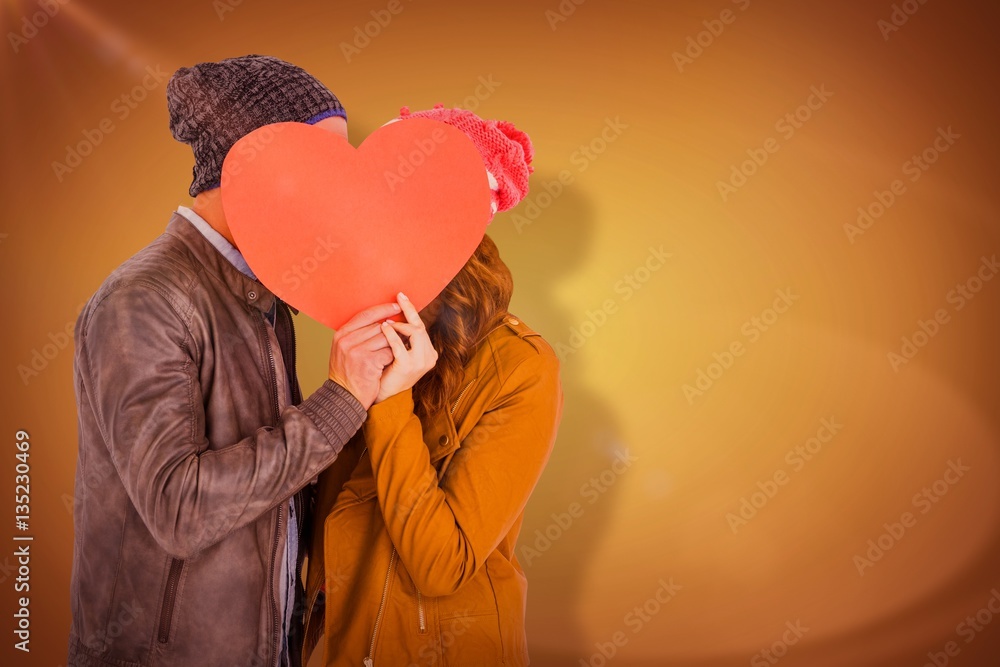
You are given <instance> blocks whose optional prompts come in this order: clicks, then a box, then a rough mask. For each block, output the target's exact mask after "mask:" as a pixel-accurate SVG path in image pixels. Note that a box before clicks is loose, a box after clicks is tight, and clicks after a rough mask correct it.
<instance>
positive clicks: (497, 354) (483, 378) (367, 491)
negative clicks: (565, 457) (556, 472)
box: [303, 315, 562, 667]
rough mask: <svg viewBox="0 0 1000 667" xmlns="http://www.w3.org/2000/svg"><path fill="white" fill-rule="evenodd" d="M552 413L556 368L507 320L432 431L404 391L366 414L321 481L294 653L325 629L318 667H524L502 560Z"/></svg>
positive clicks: (519, 576) (511, 573)
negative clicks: (300, 639)
mask: <svg viewBox="0 0 1000 667" xmlns="http://www.w3.org/2000/svg"><path fill="white" fill-rule="evenodd" d="M561 413H562V390H561V387H560V383H559V360H558V358H557V357H556V355H555V353H554V352H553V350H552V348H551V347H550V346H549V345H548V343H546V342H545V341H544V340H543V339H542V337H541V336H540V335H539V334H538V333H536V332H534V331H532V330H531V329H530V328H528V327H527V326H526V325H525V324H524V323H522V322H520V321H519V320H517V319H515V318H514V317H512V316H509V315H508V316H507V317H506V319H505V320H504V322H503V323H502V324H500V325H499V326H498V327H497V328H495V329H494V330H493V331H491V332H490V333H489V334H488V335H487V336H486V337H485V338H484V340H483V341H482V342H481V343H480V345H479V347H478V349H477V351H476V353H475V355H474V356H473V358H472V359H471V360H470V361H469V363H468V364H467V365H466V368H465V380H464V382H462V384H461V388H460V389H459V390H458V391H457V392H456V395H455V396H453V397H452V402H451V404H450V409H449V410H448V411H444V412H442V414H439V415H436V416H435V417H434V418H433V419H431V420H429V421H430V423H425V424H421V422H420V420H419V419H418V418H417V417H416V415H414V414H413V397H412V392H411V391H405V392H402V393H399V394H397V395H395V396H393V397H391V398H389V399H387V400H385V401H383V402H381V403H378V404H376V405H373V406H372V407H371V409H370V410H369V412H368V419H367V421H366V422H365V424H364V427H363V429H362V430H361V431H359V432H358V435H356V436H355V438H354V439H353V440H352V441H351V443H349V445H348V446H347V447H345V449H344V451H343V452H342V453H341V456H340V458H338V459H337V461H336V463H335V464H334V465H333V466H332V467H331V468H329V469H328V470H327V471H326V472H324V473H323V475H321V477H320V481H319V489H318V494H317V505H316V508H315V510H316V511H315V517H316V519H315V524H314V527H313V533H312V535H313V538H312V540H311V544H310V547H309V549H310V550H309V558H308V563H309V565H308V569H307V575H306V600H307V606H306V610H307V612H306V619H305V624H306V633H305V641H304V647H303V648H304V655H305V656H308V655H309V654H310V653H311V652H312V651H313V649H314V648H316V645H317V643H318V641H319V635H320V633H321V632H325V639H324V642H323V643H324V651H325V652H324V655H325V664H326V665H338V666H339V665H350V666H351V667H362V666H366V667H405V666H407V665H448V666H450V667H486V666H489V665H515V666H518V665H527V664H528V649H527V642H526V639H525V631H524V612H525V600H526V580H525V576H524V571H523V570H522V569H521V565H520V564H519V563H518V561H517V557H516V555H515V553H514V549H515V545H516V542H517V536H518V532H519V531H520V529H521V522H522V520H523V513H524V507H525V504H526V503H527V502H528V497H529V496H530V495H531V492H532V490H533V489H534V487H535V484H536V483H537V482H538V478H539V475H541V472H542V469H543V468H544V467H545V463H546V461H547V460H548V458H549V454H550V452H551V450H552V444H553V441H554V440H555V435H556V428H557V425H558V422H559V418H560V416H561ZM324 584H325V604H318V602H320V600H319V596H320V587H321V585H324Z"/></svg>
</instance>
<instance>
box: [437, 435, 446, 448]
mask: <svg viewBox="0 0 1000 667" xmlns="http://www.w3.org/2000/svg"><path fill="white" fill-rule="evenodd" d="M438 444H439V445H442V446H444V445H447V444H448V436H446V435H442V436H441V437H440V438H438Z"/></svg>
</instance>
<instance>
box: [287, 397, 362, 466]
mask: <svg viewBox="0 0 1000 667" xmlns="http://www.w3.org/2000/svg"><path fill="white" fill-rule="evenodd" d="M299 410H301V411H302V414H304V415H305V416H306V417H309V419H311V420H312V422H313V423H314V424H315V425H316V428H318V429H319V430H320V432H322V433H323V435H324V436H326V439H327V440H328V441H329V442H330V444H331V445H333V446H334V447H335V448H336V449H337V451H340V449H341V448H343V446H344V445H345V444H347V441H348V440H350V439H351V438H352V437H354V434H355V433H357V432H358V429H359V428H361V425H362V424H363V423H364V421H365V415H366V413H365V408H364V406H363V405H361V402H360V401H358V399H356V398H355V397H354V395H353V394H352V393H351V392H349V391H347V390H346V389H344V388H343V387H341V386H340V385H339V384H337V383H336V382H334V381H333V380H327V381H325V382H324V383H323V384H322V385H320V387H319V389H317V390H316V391H314V392H313V393H312V396H310V397H309V398H307V399H306V400H304V401H302V403H300V404H299Z"/></svg>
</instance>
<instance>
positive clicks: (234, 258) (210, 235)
mask: <svg viewBox="0 0 1000 667" xmlns="http://www.w3.org/2000/svg"><path fill="white" fill-rule="evenodd" d="M177 212H178V213H179V214H181V215H182V216H184V217H185V218H187V220H188V222H190V223H191V224H192V225H194V227H195V229H197V230H198V231H199V232H201V233H202V235H203V236H204V237H205V238H206V239H208V241H209V242H210V243H211V244H212V245H213V246H215V249H216V250H218V251H219V254H221V255H222V256H223V257H225V258H226V259H227V260H229V263H230V264H232V265H233V266H235V267H236V268H237V269H239V270H240V273H242V274H243V275H245V276H247V277H248V278H250V279H252V280H257V276H255V275H254V273H253V271H251V270H250V265H249V264H247V262H246V260H245V259H243V255H242V254H240V251H239V250H237V249H236V248H235V247H234V246H233V244H232V243H230V242H229V241H228V240H226V237H225V236H223V235H222V234H220V233H219V232H218V231H216V229H215V228H214V227H212V225H210V224H208V221H207V220H205V218H203V217H201V216H200V215H198V214H197V213H195V212H194V211H192V210H191V209H190V208H188V207H187V206H178V207H177ZM258 282H259V281H258Z"/></svg>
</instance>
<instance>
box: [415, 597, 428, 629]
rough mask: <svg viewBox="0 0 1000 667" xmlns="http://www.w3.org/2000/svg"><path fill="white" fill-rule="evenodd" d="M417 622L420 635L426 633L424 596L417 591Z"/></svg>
mask: <svg viewBox="0 0 1000 667" xmlns="http://www.w3.org/2000/svg"><path fill="white" fill-rule="evenodd" d="M417 621H419V623H420V634H423V633H425V632H427V619H426V617H425V616H424V596H423V595H421V594H420V589H419V588H418V589H417Z"/></svg>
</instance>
